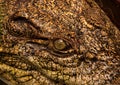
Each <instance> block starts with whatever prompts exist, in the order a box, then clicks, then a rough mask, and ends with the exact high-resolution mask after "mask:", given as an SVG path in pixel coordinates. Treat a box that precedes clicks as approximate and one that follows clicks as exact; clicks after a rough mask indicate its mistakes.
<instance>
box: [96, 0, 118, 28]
mask: <svg viewBox="0 0 120 85" xmlns="http://www.w3.org/2000/svg"><path fill="white" fill-rule="evenodd" d="M95 1H96V2H97V3H98V5H99V6H100V7H101V8H102V9H103V11H104V12H105V13H106V14H107V16H108V17H109V18H110V19H111V21H112V22H113V23H114V24H115V25H116V26H117V27H118V29H119V30H120V0H95Z"/></svg>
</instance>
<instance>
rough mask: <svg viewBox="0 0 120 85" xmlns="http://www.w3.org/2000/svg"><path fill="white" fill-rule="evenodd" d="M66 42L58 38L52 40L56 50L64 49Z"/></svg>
mask: <svg viewBox="0 0 120 85" xmlns="http://www.w3.org/2000/svg"><path fill="white" fill-rule="evenodd" d="M66 46H67V45H66V42H65V41H64V40H62V39H58V40H55V41H54V47H55V48H56V49H57V50H64V49H65V48H66Z"/></svg>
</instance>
